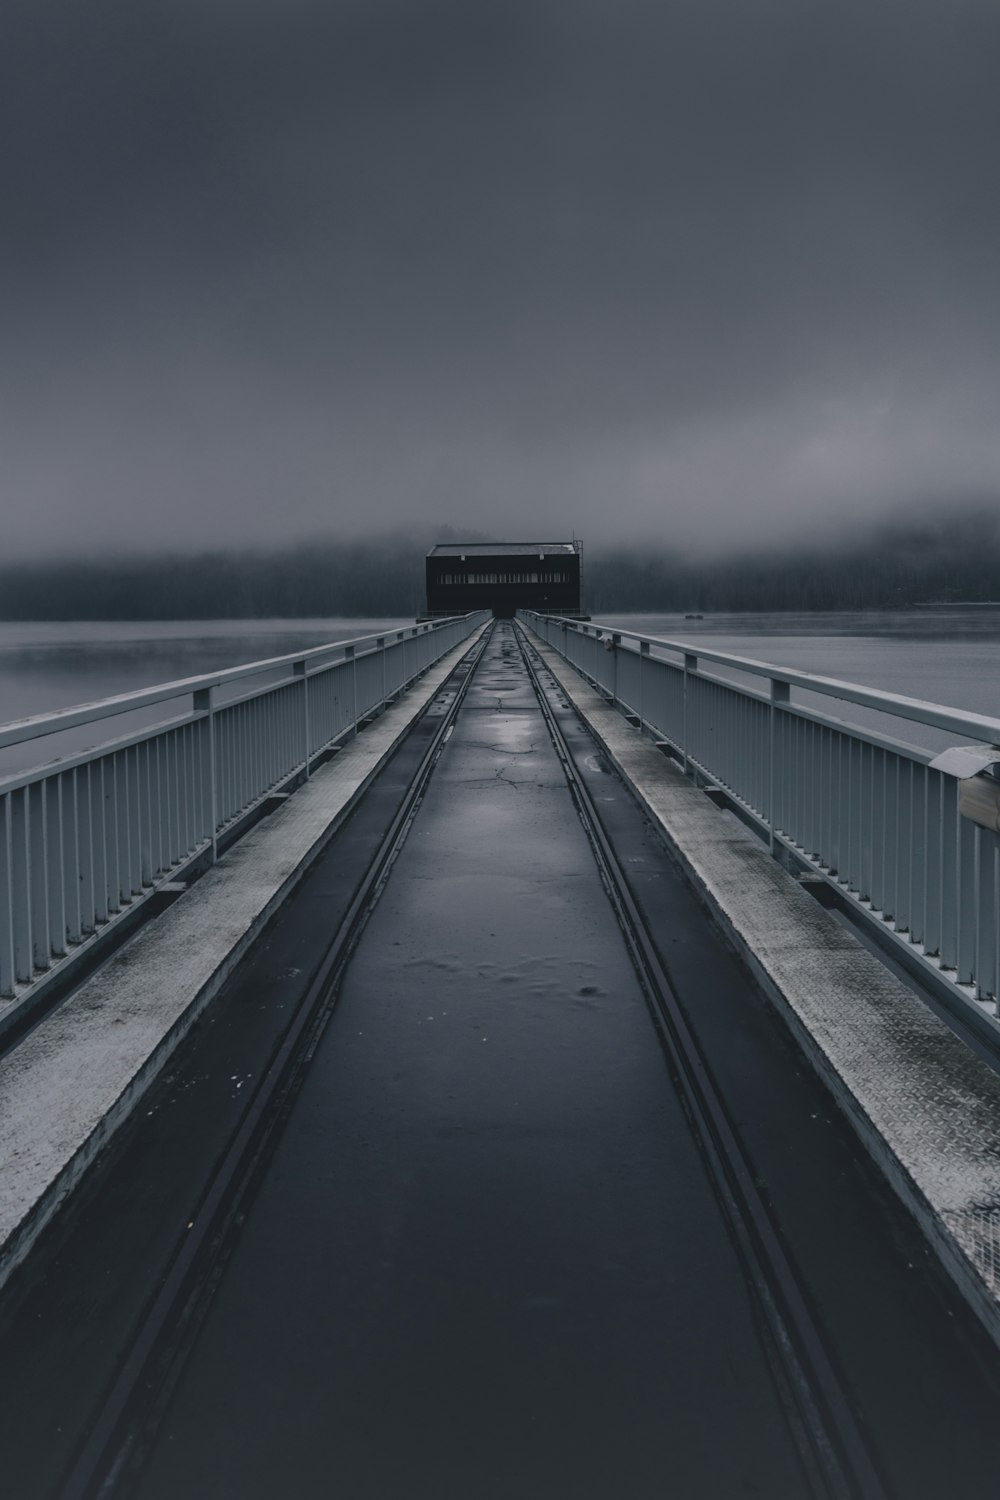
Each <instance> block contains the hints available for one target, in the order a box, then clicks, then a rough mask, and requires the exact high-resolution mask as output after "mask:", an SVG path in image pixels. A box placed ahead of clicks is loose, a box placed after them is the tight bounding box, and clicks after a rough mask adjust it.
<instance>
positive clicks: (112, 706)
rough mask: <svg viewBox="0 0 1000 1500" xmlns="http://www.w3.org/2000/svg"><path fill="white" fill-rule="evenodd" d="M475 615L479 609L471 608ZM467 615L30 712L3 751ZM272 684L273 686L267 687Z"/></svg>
mask: <svg viewBox="0 0 1000 1500" xmlns="http://www.w3.org/2000/svg"><path fill="white" fill-rule="evenodd" d="M473 613H477V611H473ZM465 618H467V616H465V615H449V616H448V617H447V618H445V619H441V620H431V621H428V622H426V623H425V624H421V625H404V626H388V627H387V628H386V629H385V630H379V631H375V632H374V633H373V634H371V635H359V636H355V637H354V638H353V639H351V640H345V641H328V642H327V643H326V645H323V646H310V647H309V648H308V649H307V650H305V651H291V652H289V653H288V654H287V655H285V656H271V657H267V658H265V659H264V660H263V661H253V662H246V663H244V664H243V665H242V666H239V667H226V668H224V669H223V670H222V671H220V672H207V673H204V674H202V675H201V676H198V677H181V678H178V679H177V680H176V681H175V682H159V683H154V684H153V686H151V687H148V688H139V689H137V690H136V691H134V692H130V693H117V694H115V695H114V696H112V697H110V698H98V699H95V701H94V702H92V703H77V704H73V705H71V706H70V707H68V708H60V709H56V710H55V711H54V712H52V713H47V714H32V715H31V716H30V717H29V718H26V719H12V720H11V721H10V722H9V723H6V724H0V749H2V748H3V747H5V746H7V745H18V744H22V743H23V742H24V741H25V740H33V739H40V738H41V737H42V736H43V735H47V734H57V733H58V732H59V731H60V730H62V729H74V728H75V727H76V726H77V725H78V724H89V723H93V722H94V721H95V720H97V719H110V718H113V717H114V716H115V715H117V714H126V713H130V712H131V711H132V710H133V709H136V708H148V707H149V706H150V705H151V704H155V703H166V702H168V701H169V700H170V699H171V698H182V697H184V696H185V695H186V694H188V693H202V692H207V691H208V690H209V689H210V688H216V687H222V686H223V685H225V684H226V683H230V682H238V681H239V680H240V679H241V678H245V677H254V676H256V675H257V674H258V673H261V672H274V671H277V670H278V669H279V668H281V667H289V666H291V665H292V663H293V662H303V661H304V662H306V663H307V664H308V663H309V662H310V661H316V660H317V659H318V658H319V657H321V656H329V655H330V653H331V652H335V651H340V652H343V653H345V654H346V653H347V651H348V648H353V650H354V653H355V654H357V653H358V648H359V647H362V648H363V647H365V646H368V645H370V646H371V648H372V649H373V650H374V649H375V644H376V642H377V641H379V640H381V639H383V638H384V639H385V640H386V641H388V640H389V639H390V638H391V637H396V638H397V639H399V638H401V637H407V636H410V637H413V636H418V635H425V634H427V633H428V632H431V631H435V630H440V629H441V628H442V626H445V625H450V624H451V623H452V622H453V621H454V620H460V619H465ZM268 686H270V684H269V685H268Z"/></svg>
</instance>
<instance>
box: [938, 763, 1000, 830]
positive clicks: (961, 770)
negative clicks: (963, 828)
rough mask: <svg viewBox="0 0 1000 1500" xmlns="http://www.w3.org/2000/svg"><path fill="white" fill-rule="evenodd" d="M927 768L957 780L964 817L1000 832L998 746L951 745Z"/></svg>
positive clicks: (960, 808)
mask: <svg viewBox="0 0 1000 1500" xmlns="http://www.w3.org/2000/svg"><path fill="white" fill-rule="evenodd" d="M930 769H931V770H932V771H943V772H944V774H945V775H946V776H954V777H955V778H956V779H957V780H958V781H959V783H960V785H959V789H958V810H959V812H960V814H961V815H962V817H963V818H968V819H969V821H970V823H977V824H978V825H979V827H980V828H988V829H989V831H990V832H991V833H1000V745H952V746H951V747H950V749H948V750H942V752H941V754H940V755H936V756H935V757H934V759H933V760H932V761H931V763H930Z"/></svg>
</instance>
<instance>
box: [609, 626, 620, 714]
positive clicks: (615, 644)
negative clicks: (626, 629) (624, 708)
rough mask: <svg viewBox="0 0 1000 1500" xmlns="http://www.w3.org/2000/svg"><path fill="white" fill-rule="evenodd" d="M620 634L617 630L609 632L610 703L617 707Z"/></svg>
mask: <svg viewBox="0 0 1000 1500" xmlns="http://www.w3.org/2000/svg"><path fill="white" fill-rule="evenodd" d="M621 644H622V638H621V633H620V632H619V631H617V630H613V631H612V632H611V702H612V705H613V706H614V707H615V708H617V707H618V652H619V651H620V649H621Z"/></svg>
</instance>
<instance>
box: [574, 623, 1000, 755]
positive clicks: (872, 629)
mask: <svg viewBox="0 0 1000 1500" xmlns="http://www.w3.org/2000/svg"><path fill="white" fill-rule="evenodd" d="M600 623H602V624H604V623H608V624H613V625H615V626H617V627H619V628H620V629H625V630H636V631H640V632H643V633H648V634H651V635H659V636H666V637H668V638H669V639H671V640H682V641H687V642H690V643H691V644H692V645H693V646H694V647H695V649H697V647H698V645H699V644H701V645H702V646H704V647H706V648H710V649H712V650H716V651H726V652H732V653H733V654H734V655H737V656H750V657H754V658H756V659H757V660H759V661H767V662H774V663H775V664H776V665H778V666H783V667H797V668H799V669H801V670H803V671H806V672H815V673H817V674H818V675H820V676H823V677H836V678H840V679H841V680H843V681H847V682H856V683H863V684H864V685H865V686H866V687H874V688H883V689H886V690H887V691H889V692H893V693H901V694H903V696H904V697H907V698H923V699H926V700H928V701H930V702H932V703H943V704H947V705H948V706H949V707H951V708H964V709H970V710H972V711H973V712H974V713H980V714H987V715H989V716H990V717H992V718H997V719H1000V606H989V605H987V606H980V605H967V606H961V605H949V606H940V607H939V606H933V607H928V608H925V609H914V610H892V611H888V610H887V611H869V612H865V613H859V614H848V613H844V614H818V613H817V614H715V615H707V616H706V617H705V618H704V619H703V620H689V619H687V618H685V616H683V615H676V614H673V615H666V614H664V615H638V614H636V615H607V616H602V617H601V621H600ZM793 696H794V695H793ZM798 697H799V698H800V700H801V701H808V699H809V698H810V697H811V695H804V694H800V695H798ZM812 701H813V702H816V703H819V702H820V701H821V700H818V699H813V700H812ZM825 707H826V709H827V711H829V710H830V709H831V708H833V710H834V712H837V713H839V714H840V715H841V716H842V717H844V718H850V719H851V720H852V721H853V722H855V723H861V724H865V725H869V726H870V727H873V728H874V727H878V728H880V729H882V730H883V731H884V732H889V733H893V734H894V735H895V737H897V738H905V739H907V740H909V741H910V742H912V743H915V744H920V745H926V746H928V747H929V748H931V749H935V750H936V749H939V748H941V747H942V746H943V745H945V744H949V743H952V742H953V740H954V736H951V737H949V736H947V735H940V734H937V733H936V732H935V731H926V730H923V729H921V728H920V727H919V726H917V725H915V724H912V723H911V724H908V725H905V724H903V723H901V722H895V723H894V724H893V725H889V724H888V723H886V722H884V721H880V720H879V719H878V718H877V716H874V715H871V714H868V713H867V712H866V711H865V710H862V709H857V708H851V709H848V707H847V705H841V706H840V707H839V708H837V707H836V705H833V704H831V703H830V702H829V701H827V702H826V704H825Z"/></svg>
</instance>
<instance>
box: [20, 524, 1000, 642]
mask: <svg viewBox="0 0 1000 1500" xmlns="http://www.w3.org/2000/svg"><path fill="white" fill-rule="evenodd" d="M458 539H461V540H465V541H488V540H492V539H491V538H489V537H485V536H482V535H481V534H478V535H474V534H470V533H468V532H465V533H463V534H462V537H461V538H458V537H457V536H456V534H455V533H454V532H453V531H451V530H450V529H449V528H447V527H440V528H437V529H436V530H435V531H433V532H431V531H429V530H425V531H424V532H423V533H422V534H416V533H395V534H393V535H390V536H384V537H380V538H371V539H367V540H363V541H343V542H337V541H333V540H325V541H321V542H316V543H313V544H309V545H298V546H286V547H281V548H275V549H273V550H270V551H264V550H246V551H225V552H222V551H218V552H205V553H201V554H198V555H194V556H189V555H182V554H177V555H174V556H166V555H163V554H159V555H147V556H140V557H133V558H111V557H109V558H105V559H99V558H88V557H83V558H79V559H76V560H64V561H49V562H41V561H35V562H27V563H18V564H7V565H3V564H0V619H5V620H98V619H100V620H126V619H128V620H136V619H143V620H149V619H166V620H168V619H253V618H268V617H291V618H304V617H308V616H336V615H346V616H363V615H371V616H403V617H412V616H414V615H416V614H418V613H419V612H420V611H421V610H422V608H423V602H424V566H423V559H424V554H425V553H426V551H427V548H428V546H429V545H430V544H431V543H432V542H433V541H434V540H442V541H448V540H458ZM583 594H584V598H583V603H584V608H585V609H588V610H589V611H590V612H591V613H593V614H605V613H618V612H622V611H626V610H637V611H647V612H660V611H662V612H672V611H681V612H700V613H710V612H713V611H728V610H738V611H743V610H856V609H894V608H897V609H898V608H903V607H906V606H908V605H914V604H925V603H933V602H949V601H957V600H961V601H969V602H984V601H994V600H998V599H1000V524H998V520H997V518H996V517H995V516H991V515H984V514H983V513H978V514H971V513H970V514H965V515H959V516H953V517H950V518H941V519H940V520H938V521H935V522H922V523H920V524H914V525H912V526H909V527H906V528H903V529H901V528H900V527H898V526H895V527H892V528H889V527H883V528H881V529H875V528H873V529H872V530H871V531H870V532H869V533H868V534H867V535H866V536H864V537H862V538H859V539H856V540H854V541H852V542H851V543H849V544H847V543H845V544H844V545H842V546H840V547H830V546H826V547H818V546H817V547H808V546H800V547H799V548H798V549H796V550H794V551H791V550H789V551H782V552H771V553H763V552H757V553H745V554H742V555H733V556H731V557H727V558H721V559H720V558H715V559H692V558H685V557H682V556H680V555H678V554H676V553H672V552H670V551H669V550H668V549H667V548H664V549H663V550H662V551H656V550H654V549H651V548H650V547H648V546H644V547H642V548H641V549H640V548H638V547H635V548H632V547H628V546H614V547H592V548H587V549H586V550H585V552H584V568H583Z"/></svg>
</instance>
